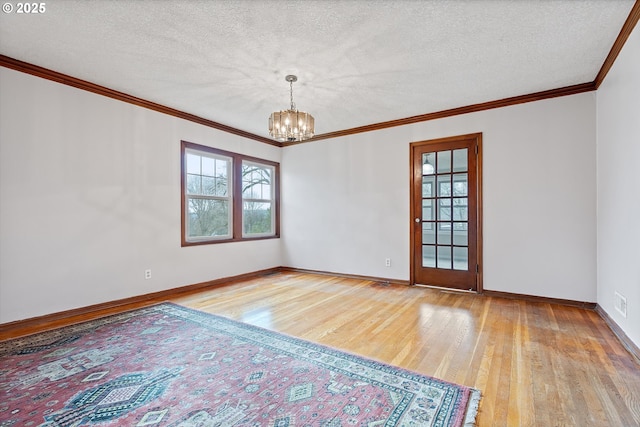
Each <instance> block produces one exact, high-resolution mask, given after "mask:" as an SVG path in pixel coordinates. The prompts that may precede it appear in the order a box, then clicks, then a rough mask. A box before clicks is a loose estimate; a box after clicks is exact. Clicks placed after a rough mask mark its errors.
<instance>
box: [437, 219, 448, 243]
mask: <svg viewBox="0 0 640 427" xmlns="http://www.w3.org/2000/svg"><path fill="white" fill-rule="evenodd" d="M438 244H439V245H450V244H451V223H449V222H446V223H439V224H438Z"/></svg>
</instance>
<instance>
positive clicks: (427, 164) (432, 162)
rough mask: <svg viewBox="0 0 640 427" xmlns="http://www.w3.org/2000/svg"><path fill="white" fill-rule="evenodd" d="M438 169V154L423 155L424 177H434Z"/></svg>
mask: <svg viewBox="0 0 640 427" xmlns="http://www.w3.org/2000/svg"><path fill="white" fill-rule="evenodd" d="M435 168H436V153H424V154H423V155H422V175H433V174H434V173H435V171H436V170H435Z"/></svg>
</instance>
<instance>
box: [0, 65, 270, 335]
mask: <svg viewBox="0 0 640 427" xmlns="http://www.w3.org/2000/svg"><path fill="white" fill-rule="evenodd" d="M0 93H1V94H2V96H1V97H0V323H4V322H9V321H14V320H19V319H25V318H29V317H34V316H39V315H44V314H48V313H53V312H57V311H62V310H67V309H72V308H76V307H83V306H87V305H91V304H96V303H101V302H106V301H112V300H116V299H120V298H126V297H131V296H135V295H140V294H145V293H149V292H155V291H159V290H164V289H170V288H175V287H179V286H183V285H189V284H193V283H199V282H203V281H207V280H212V279H216V278H220V277H228V276H233V275H238V274H242V273H246V272H251V271H257V270H262V269H266V268H271V267H275V266H279V265H281V264H282V260H281V256H280V253H281V250H280V245H281V243H280V240H279V239H271V240H264V241H254V242H237V243H228V244H219V245H205V246H197V247H187V248H181V247H180V140H181V139H185V140H188V141H191V142H195V143H199V144H204V145H212V146H216V147H218V148H222V149H225V150H230V151H235V152H239V153H247V154H251V155H253V156H257V157H262V158H265V159H268V160H274V161H280V154H281V152H280V149H279V148H276V147H272V146H269V145H266V144H262V143H259V142H255V141H251V140H247V139H245V138H240V137H237V136H234V135H230V134H228V133H224V132H220V131H217V130H215V129H210V128H208V127H205V126H201V125H197V124H194V123H191V122H188V121H185V120H181V119H178V118H175V117H171V116H167V115H164V114H161V113H157V112H154V111H150V110H147V109H144V108H140V107H136V106H133V105H130V104H126V103H123V102H120V101H116V100H112V99H109V98H106V97H102V96H98V95H95V94H92V93H89V92H86V91H81V90H77V89H74V88H72V87H70V86H65V85H61V84H57V83H54V82H50V81H47V80H44V79H40V78H36V77H33V76H30V75H27V74H23V73H19V72H16V71H13V70H9V69H7V68H0ZM147 268H150V269H151V270H152V278H151V279H149V280H145V279H144V270H145V269H147Z"/></svg>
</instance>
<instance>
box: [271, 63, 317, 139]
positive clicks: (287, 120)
mask: <svg viewBox="0 0 640 427" xmlns="http://www.w3.org/2000/svg"><path fill="white" fill-rule="evenodd" d="M285 80H286V81H288V82H289V93H290V95H291V108H290V109H288V110H282V111H277V112H274V113H271V116H270V117H269V134H270V135H271V136H272V137H273V138H274V139H275V140H277V141H280V142H285V141H287V142H293V141H304V140H305V139H309V138H311V137H312V136H313V135H314V119H313V116H312V115H311V114H309V113H305V112H303V111H298V110H297V109H296V104H294V103H293V82H296V81H298V77H296V76H294V75H292V74H289V75H288V76H286V77H285Z"/></svg>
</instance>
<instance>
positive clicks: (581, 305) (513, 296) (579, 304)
mask: <svg viewBox="0 0 640 427" xmlns="http://www.w3.org/2000/svg"><path fill="white" fill-rule="evenodd" d="M482 295H484V296H488V297H497V298H509V299H517V300H522V301H529V302H540V303H545V304H559V305H568V306H570V307H578V308H586V309H589V310H594V309H595V308H596V303H595V302H583V301H574V300H570V299H560V298H548V297H539V296H536V295H526V294H514V293H511V292H500V291H490V290H487V289H485V290H483V291H482Z"/></svg>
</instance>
